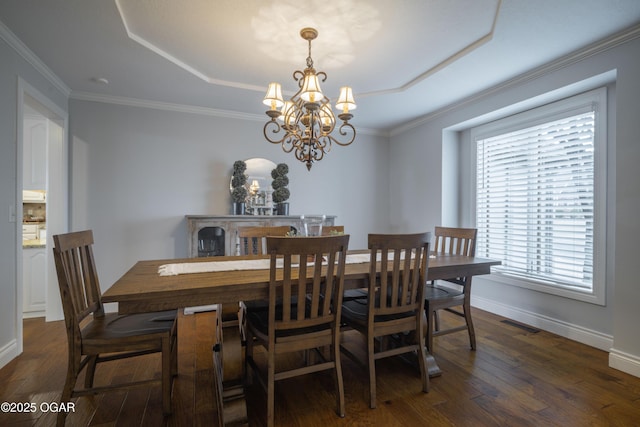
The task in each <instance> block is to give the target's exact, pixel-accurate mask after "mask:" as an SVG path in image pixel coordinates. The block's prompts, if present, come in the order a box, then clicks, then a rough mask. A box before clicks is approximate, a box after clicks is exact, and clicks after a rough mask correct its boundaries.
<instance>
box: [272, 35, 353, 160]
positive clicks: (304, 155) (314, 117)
mask: <svg viewBox="0 0 640 427" xmlns="http://www.w3.org/2000/svg"><path fill="white" fill-rule="evenodd" d="M300 36H301V37H302V38H303V39H305V40H307V41H308V42H309V56H308V57H307V68H305V69H304V71H300V70H297V71H295V72H294V73H293V79H294V80H295V81H296V82H297V83H298V87H299V89H298V91H297V92H296V93H295V95H293V97H291V99H290V100H289V101H284V100H283V99H282V88H281V86H280V83H269V88H268V89H267V94H266V95H265V97H264V101H263V103H264V104H265V105H268V106H269V108H270V110H269V111H267V112H266V113H267V115H268V116H269V117H271V120H269V121H268V122H267V123H265V125H264V137H265V138H266V139H267V141H269V142H271V143H272V144H282V149H283V150H284V151H285V152H286V153H290V152H292V151H293V152H294V154H295V156H296V159H298V160H300V161H301V162H304V163H306V165H307V170H311V166H312V164H313V162H315V161H319V160H322V158H323V157H324V155H325V153H328V152H329V151H330V150H331V145H332V143H336V144H338V145H343V146H345V145H349V144H351V143H352V142H353V140H354V139H355V138H356V129H355V128H354V127H353V125H351V124H350V123H349V120H351V118H352V117H353V114H351V113H349V110H354V109H355V108H356V103H355V101H354V99H353V92H352V90H351V88H350V87H348V86H344V87H342V88H340V95H339V96H338V102H337V103H336V108H337V109H338V110H339V111H341V113H340V114H338V118H339V119H340V120H342V124H340V126H339V128H338V133H339V134H340V136H339V138H342V140H340V139H337V138H336V137H334V136H333V135H332V133H333V131H334V129H335V127H336V117H335V115H334V114H333V111H332V109H331V104H330V101H331V100H330V99H329V98H327V97H326V96H325V95H324V94H323V93H322V90H321V89H320V78H322V81H323V82H324V81H325V80H327V74H326V73H325V72H324V71H320V72H316V70H315V69H314V68H313V59H311V40H313V39H315V38H316V37H318V31H316V30H315V29H314V28H303V29H302V30H301V31H300Z"/></svg>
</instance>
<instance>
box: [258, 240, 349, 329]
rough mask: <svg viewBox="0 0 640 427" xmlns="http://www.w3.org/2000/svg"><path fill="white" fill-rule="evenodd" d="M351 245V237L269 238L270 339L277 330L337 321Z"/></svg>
mask: <svg viewBox="0 0 640 427" xmlns="http://www.w3.org/2000/svg"><path fill="white" fill-rule="evenodd" d="M348 243H349V236H348V235H340V236H322V237H267V250H268V252H269V254H270V256H271V275H270V285H269V328H270V331H269V336H270V337H275V332H276V331H282V330H287V329H297V328H306V327H312V326H318V325H323V324H328V323H331V322H336V321H337V318H338V316H339V312H340V310H341V307H342V291H343V289H344V264H345V258H346V251H347V247H348ZM281 263H282V264H283V265H282V267H283V268H279V267H280V266H281V265H280V264H281ZM276 311H278V313H276ZM271 329H272V330H271Z"/></svg>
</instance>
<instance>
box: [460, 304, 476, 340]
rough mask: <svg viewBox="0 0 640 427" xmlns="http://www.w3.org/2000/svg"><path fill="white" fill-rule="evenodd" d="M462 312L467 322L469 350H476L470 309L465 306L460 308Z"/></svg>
mask: <svg viewBox="0 0 640 427" xmlns="http://www.w3.org/2000/svg"><path fill="white" fill-rule="evenodd" d="M462 308H463V310H464V318H465V320H466V321H467V329H468V331H469V344H471V350H475V349H476V331H475V329H474V328H473V320H471V307H470V306H467V305H466V304H465V305H463V306H462Z"/></svg>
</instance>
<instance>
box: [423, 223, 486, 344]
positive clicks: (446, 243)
mask: <svg viewBox="0 0 640 427" xmlns="http://www.w3.org/2000/svg"><path fill="white" fill-rule="evenodd" d="M477 234H478V230H477V229H475V228H453V227H436V228H435V237H436V241H435V245H434V248H433V251H434V252H435V253H436V255H437V254H443V255H446V254H450V255H466V256H475V253H476V237H477ZM455 307H458V308H457V309H456V308H455ZM424 308H425V313H426V315H427V320H428V325H427V346H428V348H429V351H430V352H431V353H432V354H433V337H436V336H440V335H446V334H451V333H454V332H459V331H464V330H466V331H468V333H469V343H470V345H471V349H472V350H475V349H476V334H475V331H474V329H473V320H472V319H471V276H468V277H452V278H450V279H447V280H442V281H437V282H435V283H434V282H429V283H428V284H427V287H426V289H425V306H424ZM440 310H444V311H446V312H449V313H452V314H455V315H456V316H460V317H463V318H464V320H465V324H464V325H460V326H455V327H450V328H447V329H441V328H440V314H439V312H440Z"/></svg>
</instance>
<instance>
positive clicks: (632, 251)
mask: <svg viewBox="0 0 640 427" xmlns="http://www.w3.org/2000/svg"><path fill="white" fill-rule="evenodd" d="M612 70H615V71H614V72H611V73H609V74H608V75H609V76H611V75H613V78H614V79H615V82H614V83H613V84H610V85H609V105H610V109H609V117H608V119H609V134H608V137H609V140H608V157H609V162H608V165H609V182H608V188H609V193H608V201H609V206H608V222H607V231H608V236H607V263H608V265H607V272H606V279H607V299H606V305H605V306H599V305H594V304H590V303H583V302H578V301H574V300H570V299H567V298H562V297H557V296H553V295H549V294H544V293H539V292H535V291H531V290H527V289H522V288H518V287H515V286H509V285H503V284H498V283H496V282H492V281H489V280H482V279H479V280H474V283H475V286H474V289H473V301H474V304H475V305H479V306H482V307H484V308H489V309H493V310H494V311H501V312H502V313H508V314H511V315H512V316H516V317H520V318H522V319H524V320H529V321H533V322H534V323H535V322H537V323H538V324H539V325H542V326H547V327H549V328H550V329H553V330H554V331H555V332H558V333H561V334H564V335H566V336H569V337H572V338H578V339H579V340H583V341H586V342H589V343H590V344H594V345H598V346H600V347H602V346H603V344H604V345H607V344H608V345H611V344H612V346H613V349H612V353H616V354H621V355H623V356H628V361H629V363H630V365H631V366H632V370H634V371H635V372H640V338H638V333H637V325H639V324H640V310H638V303H640V286H638V281H637V276H638V274H637V268H636V265H637V257H636V254H637V246H638V245H637V242H638V240H639V239H640V226H639V222H638V220H637V212H638V211H639V210H640V185H638V183H640V168H638V164H639V163H640V156H639V152H640V148H639V147H640V143H639V141H638V135H640V120H638V112H639V111H640V78H639V77H638V76H640V40H637V39H635V40H631V41H628V42H626V43H624V44H622V45H620V46H615V47H610V48H609V49H607V50H604V51H601V52H599V53H597V54H591V55H585V56H584V57H582V58H580V57H578V58H576V59H575V60H573V61H567V62H566V63H563V64H562V65H560V66H554V67H549V69H546V70H538V71H537V73H536V74H535V75H533V76H532V75H529V76H527V77H526V78H522V79H520V80H516V81H512V82H511V83H510V84H506V85H504V86H503V87H502V88H494V89H493V90H491V91H490V92H487V93H486V94H484V95H482V96H478V97H476V98H475V99H472V100H467V101H466V102H464V103H461V104H459V105H458V106H453V107H450V108H448V109H447V110H446V111H443V112H440V113H438V114H434V115H433V116H431V117H428V118H425V119H423V121H422V122H420V123H415V125H414V126H413V127H407V129H406V130H405V131H403V132H400V133H396V134H393V135H392V145H391V151H390V165H391V166H390V182H391V194H392V203H391V215H390V219H391V227H392V229H393V230H394V231H404V230H411V229H417V228H426V229H430V228H432V227H433V226H434V225H436V224H440V223H443V224H448V225H451V224H460V225H469V224H465V222H466V220H467V216H466V215H465V214H464V213H463V212H461V211H460V210H461V209H463V207H462V206H463V200H460V197H459V194H458V193H456V188H457V191H458V192H460V193H463V192H465V191H468V187H466V186H468V180H465V178H464V174H463V171H464V170H465V168H467V167H468V163H466V164H465V163H464V161H461V162H460V163H459V166H461V167H458V168H457V174H458V176H457V177H454V178H453V180H454V182H455V184H454V185H451V182H450V180H451V179H452V176H451V170H450V169H448V166H447V165H446V164H445V162H444V161H450V159H452V158H456V157H458V158H459V159H460V158H461V156H460V154H459V146H460V145H461V139H463V138H464V135H465V133H464V132H457V130H460V129H463V128H464V127H466V126H469V125H470V124H472V122H473V120H474V119H475V118H478V117H481V116H485V115H490V114H492V113H493V112H496V111H499V110H501V109H503V108H505V107H508V106H511V105H513V104H516V103H519V102H523V101H526V100H528V99H531V98H535V97H538V96H541V95H543V94H546V93H549V92H552V91H555V90H558V89H560V88H564V87H566V86H570V85H572V84H574V83H576V82H580V81H582V80H585V79H589V78H592V77H594V76H598V75H601V74H603V73H607V72H610V71H612ZM487 117H488V116H487ZM452 129H453V130H452ZM467 134H468V133H467ZM443 144H446V145H445V146H444V148H443ZM448 144H454V145H455V144H458V145H457V146H449V145H448ZM443 160H444V161H443ZM443 164H444V166H443ZM407 170H413V171H415V172H414V174H413V176H411V175H409V174H408V173H407V172H406V171H407ZM444 179H446V180H447V182H443V180H444ZM416 181H419V184H416ZM452 187H455V188H452ZM399 189H402V190H405V189H411V191H412V193H411V194H413V195H414V196H413V197H410V198H406V197H400V196H398V197H397V198H396V199H395V200H394V199H393V198H394V195H395V191H396V190H399ZM410 212H411V213H413V214H409V213H410ZM574 334H576V335H577V337H576V336H574Z"/></svg>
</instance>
